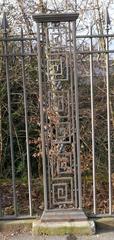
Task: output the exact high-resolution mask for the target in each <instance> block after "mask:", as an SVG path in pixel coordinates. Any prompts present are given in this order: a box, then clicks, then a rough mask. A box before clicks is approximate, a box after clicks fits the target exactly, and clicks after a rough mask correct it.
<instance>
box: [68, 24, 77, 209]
mask: <svg viewBox="0 0 114 240" xmlns="http://www.w3.org/2000/svg"><path fill="white" fill-rule="evenodd" d="M70 34H71V33H70V22H69V44H70V80H71V103H72V128H73V155H74V187H75V189H74V191H75V207H76V208H77V207H78V204H77V203H78V200H77V162H76V139H75V123H74V119H75V118H74V90H73V89H74V84H73V69H72V50H71V35H70Z"/></svg>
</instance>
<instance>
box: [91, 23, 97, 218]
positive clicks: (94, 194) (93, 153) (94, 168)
mask: <svg viewBox="0 0 114 240" xmlns="http://www.w3.org/2000/svg"><path fill="white" fill-rule="evenodd" d="M90 35H91V36H92V26H91V27H90ZM92 45H93V44H92V37H91V38H90V52H92ZM90 87H91V125H92V157H93V212H94V214H96V179H95V175H96V174H95V173H96V167H95V131H94V96H93V54H92V53H90Z"/></svg>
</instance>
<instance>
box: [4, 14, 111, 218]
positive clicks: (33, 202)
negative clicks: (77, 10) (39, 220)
mask: <svg viewBox="0 0 114 240" xmlns="http://www.w3.org/2000/svg"><path fill="white" fill-rule="evenodd" d="M61 16H62V15H61ZM67 17H68V16H67ZM76 17H77V16H75V18H76ZM34 18H35V20H36V21H37V20H38V19H37V17H34ZM40 21H41V20H39V22H40ZM67 21H68V20H66V21H65V20H64V21H63V19H61V23H59V24H58V22H56V23H53V21H52V23H50V22H49V19H48V21H47V23H46V20H45V23H44V24H43V25H42V24H40V23H38V34H37V37H36V36H35V37H34V36H29V37H28V36H25V35H24V34H23V30H21V34H20V36H19V35H18V36H11V33H9V32H8V29H7V27H8V24H7V20H6V16H5V15H4V19H3V24H2V27H3V36H2V37H1V38H0V44H1V45H0V49H1V51H0V58H1V60H0V61H1V69H0V71H1V103H2V106H1V111H0V113H1V116H0V117H1V118H0V121H1V122H0V126H1V128H0V131H1V133H0V135H1V142H0V144H1V145H0V147H1V150H0V151H1V180H0V183H1V186H0V191H1V192H0V214H1V217H0V219H3V218H20V217H22V218H24V217H33V216H36V215H37V214H39V211H38V209H39V208H40V205H42V202H43V194H42V193H43V189H42V186H43V183H42V174H41V175H40V176H38V174H37V167H38V166H39V167H40V164H41V158H42V157H43V163H44V164H43V175H44V176H43V177H44V207H45V210H46V211H47V210H55V211H56V213H57V212H60V211H61V212H62V210H66V209H70V210H75V211H77V210H78V209H81V208H83V209H84V211H85V212H86V214H88V215H90V216H93V215H94V216H102V215H103V216H108V215H113V211H114V207H113V206H114V205H113V201H114V200H113V198H114V192H113V186H114V182H113V180H114V164H113V156H114V155H113V152H114V149H113V140H114V138H113V135H114V126H113V112H114V109H113V108H114V106H113V95H114V94H113V87H114V84H113V77H114V76H113V70H114V68H113V53H114V49H113V44H112V46H111V42H113V38H114V34H110V33H109V25H108V23H107V27H106V33H105V34H100V35H97V34H94V32H93V29H92V27H91V29H90V33H89V34H88V35H80V36H79V35H77V36H76V28H75V27H76V26H75V21H74V19H73V20H72V19H70V22H67ZM72 21H73V22H72ZM63 22H64V23H63ZM75 36H76V37H75ZM110 46H111V47H110ZM75 53H76V54H75ZM37 65H38V66H37ZM76 83H77V84H76ZM6 91H7V94H6ZM6 100H7V102H5V101H6ZM39 104H40V106H39ZM39 111H40V112H39ZM39 115H40V116H41V121H40V116H39ZM40 123H41V134H42V135H40ZM8 126H9V130H8ZM41 142H42V143H41ZM6 143H7V144H6ZM41 145H42V150H41ZM9 146H10V148H9ZM39 171H42V164H41V167H40V170H39ZM11 179H12V182H11ZM27 181H28V187H27ZM37 191H38V192H37ZM36 192H37V193H36ZM25 195H26V196H25ZM37 202H38V203H37Z"/></svg>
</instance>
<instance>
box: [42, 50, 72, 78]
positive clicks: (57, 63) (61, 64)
mask: <svg viewBox="0 0 114 240" xmlns="http://www.w3.org/2000/svg"><path fill="white" fill-rule="evenodd" d="M47 76H48V81H51V82H52V81H68V80H69V70H68V56H67V54H64V53H58V54H57V53H53V54H51V55H49V56H48V60H47Z"/></svg>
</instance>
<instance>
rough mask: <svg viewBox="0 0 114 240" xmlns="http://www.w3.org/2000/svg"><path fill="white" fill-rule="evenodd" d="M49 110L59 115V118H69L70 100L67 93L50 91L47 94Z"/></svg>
mask: <svg viewBox="0 0 114 240" xmlns="http://www.w3.org/2000/svg"><path fill="white" fill-rule="evenodd" d="M48 96H49V100H48V101H49V108H50V109H51V110H52V109H53V111H56V113H58V114H59V116H60V117H69V115H70V105H69V103H70V98H69V91H52V92H49V93H48Z"/></svg>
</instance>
